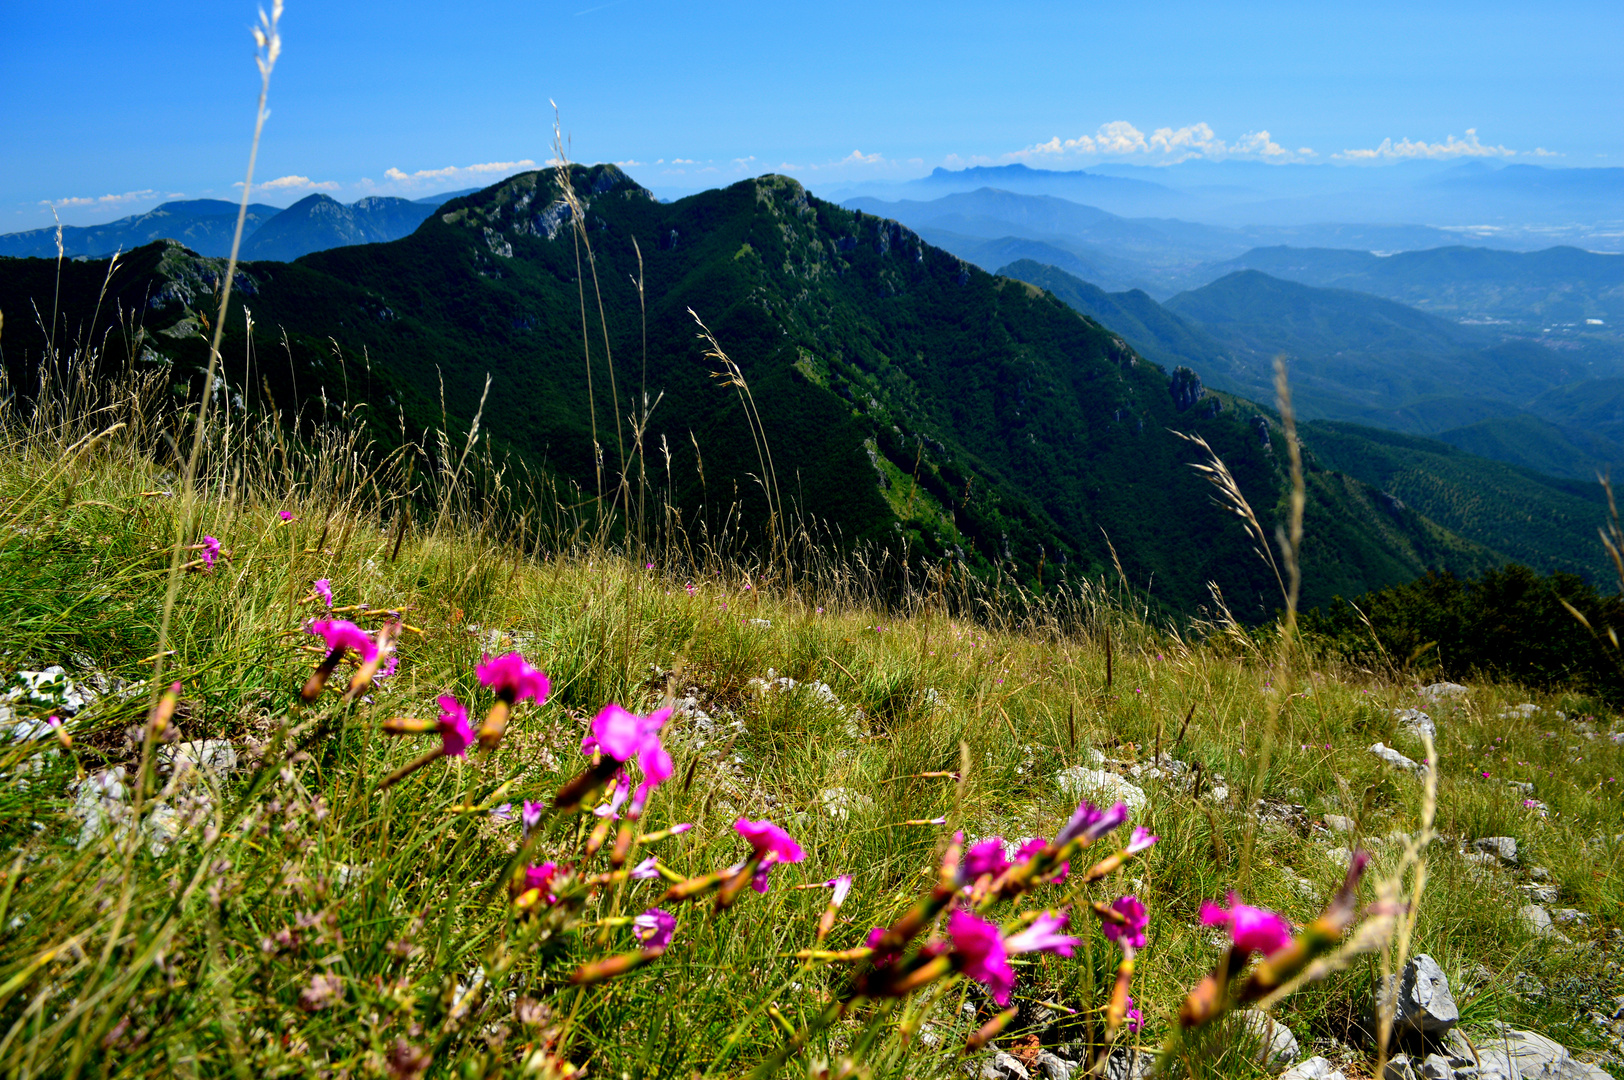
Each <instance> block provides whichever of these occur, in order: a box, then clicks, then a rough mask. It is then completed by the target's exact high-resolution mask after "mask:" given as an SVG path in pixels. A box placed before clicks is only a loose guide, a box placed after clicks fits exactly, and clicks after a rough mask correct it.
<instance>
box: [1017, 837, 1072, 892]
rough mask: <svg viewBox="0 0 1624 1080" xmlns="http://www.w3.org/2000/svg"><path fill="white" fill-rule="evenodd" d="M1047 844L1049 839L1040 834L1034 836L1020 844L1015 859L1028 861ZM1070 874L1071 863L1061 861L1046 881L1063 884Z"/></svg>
mask: <svg viewBox="0 0 1624 1080" xmlns="http://www.w3.org/2000/svg"><path fill="white" fill-rule="evenodd" d="M1048 846H1049V841H1047V840H1045V839H1044V838H1043V837H1041V836H1034V837H1033V838H1032V839H1030V840H1028V841H1027V842H1026V843H1024V844H1022V845H1021V849H1020V850H1019V851H1017V852H1016V853H1015V859H1016V861H1017V862H1028V861H1030V860H1031V859H1033V858H1036V857H1037V854H1038V852H1040V851H1042V850H1043V849H1044V848H1046V847H1048ZM1070 876H1071V863H1069V862H1063V863H1061V864H1060V869H1058V870H1055V871H1052V872H1051V873H1050V874H1049V878H1048V881H1049V884H1051V885H1064V884H1065V882H1066V878H1068V877H1070Z"/></svg>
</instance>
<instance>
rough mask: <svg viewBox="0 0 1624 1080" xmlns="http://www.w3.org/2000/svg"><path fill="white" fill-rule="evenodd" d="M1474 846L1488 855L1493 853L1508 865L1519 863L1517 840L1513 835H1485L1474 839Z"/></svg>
mask: <svg viewBox="0 0 1624 1080" xmlns="http://www.w3.org/2000/svg"><path fill="white" fill-rule="evenodd" d="M1472 847H1473V849H1474V850H1476V851H1481V852H1483V853H1484V854H1486V855H1493V856H1494V857H1495V858H1496V859H1498V860H1499V861H1500V862H1501V863H1503V864H1505V865H1506V866H1516V865H1517V840H1516V838H1515V837H1512V836H1485V837H1482V838H1481V839H1478V840H1473V841H1472Z"/></svg>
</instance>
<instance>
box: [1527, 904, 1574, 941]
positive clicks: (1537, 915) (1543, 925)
mask: <svg viewBox="0 0 1624 1080" xmlns="http://www.w3.org/2000/svg"><path fill="white" fill-rule="evenodd" d="M1517 917H1518V918H1519V919H1521V920H1522V924H1523V925H1524V926H1525V927H1527V928H1528V932H1529V933H1530V934H1533V935H1534V936H1535V937H1542V938H1550V939H1551V940H1553V941H1562V942H1567V941H1568V939H1567V938H1566V937H1564V936H1563V934H1562V932H1561V931H1559V930H1558V929H1557V928H1556V927H1555V926H1554V925H1552V923H1551V913H1550V912H1549V911H1546V910H1545V909H1544V908H1542V907H1540V906H1539V905H1538V904H1524V905H1523V906H1522V907H1520V908H1518V909H1517Z"/></svg>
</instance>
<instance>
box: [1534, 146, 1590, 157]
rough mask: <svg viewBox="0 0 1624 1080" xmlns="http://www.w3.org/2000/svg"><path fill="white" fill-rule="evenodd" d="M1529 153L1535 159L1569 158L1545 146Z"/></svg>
mask: <svg viewBox="0 0 1624 1080" xmlns="http://www.w3.org/2000/svg"><path fill="white" fill-rule="evenodd" d="M1528 153H1529V154H1530V155H1532V156H1533V157H1567V155H1566V154H1561V153H1558V152H1557V151H1555V150H1547V149H1545V148H1544V147H1543V146H1536V147H1534V148H1533V149H1532V150H1529V151H1528ZM1603 156H1606V155H1603Z"/></svg>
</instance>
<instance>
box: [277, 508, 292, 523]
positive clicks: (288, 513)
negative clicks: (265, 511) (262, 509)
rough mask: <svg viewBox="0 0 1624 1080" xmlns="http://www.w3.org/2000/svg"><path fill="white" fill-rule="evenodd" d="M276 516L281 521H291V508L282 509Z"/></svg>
mask: <svg viewBox="0 0 1624 1080" xmlns="http://www.w3.org/2000/svg"><path fill="white" fill-rule="evenodd" d="M278 516H279V517H280V518H281V519H282V520H283V521H292V520H293V511H292V510H283V511H282V512H281V513H280V514H279V515H278Z"/></svg>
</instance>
